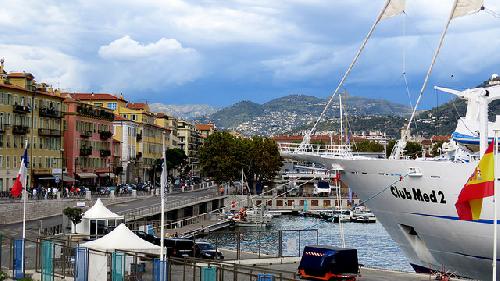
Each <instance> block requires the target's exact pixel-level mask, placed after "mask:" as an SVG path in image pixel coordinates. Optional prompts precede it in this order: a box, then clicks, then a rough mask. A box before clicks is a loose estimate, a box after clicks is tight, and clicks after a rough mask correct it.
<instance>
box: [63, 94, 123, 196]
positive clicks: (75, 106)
mask: <svg viewBox="0 0 500 281" xmlns="http://www.w3.org/2000/svg"><path fill="white" fill-rule="evenodd" d="M64 103H65V104H66V108H67V111H66V114H65V121H66V130H65V131H64V138H65V140H66V142H65V145H64V155H65V159H66V167H67V172H68V175H69V176H70V177H74V178H75V179H77V180H78V183H79V185H83V186H88V187H93V186H103V185H110V184H115V183H117V180H116V177H117V176H116V174H115V173H116V171H117V170H119V169H118V168H119V167H120V166H117V165H116V162H115V158H114V157H115V153H117V152H116V147H115V144H114V142H113V121H114V114H113V110H111V109H107V108H104V107H99V106H95V105H92V104H89V103H86V102H84V101H81V100H79V99H78V95H71V94H70V95H67V97H66V99H65V101H64ZM118 156H119V155H118Z"/></svg>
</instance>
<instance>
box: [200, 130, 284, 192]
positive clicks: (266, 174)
mask: <svg viewBox="0 0 500 281" xmlns="http://www.w3.org/2000/svg"><path fill="white" fill-rule="evenodd" d="M199 156H200V166H201V171H202V173H203V174H204V175H206V176H208V177H211V178H212V179H213V180H214V181H216V182H218V183H222V182H231V181H236V180H239V179H240V177H241V170H243V171H244V172H245V175H246V176H247V179H248V181H249V184H250V185H252V186H255V183H256V181H257V182H263V181H271V180H272V179H273V178H274V177H275V176H276V175H277V173H278V171H279V169H280V168H281V166H282V159H281V156H280V153H279V150H278V146H277V145H276V142H275V141H274V140H272V139H270V138H264V137H253V138H236V137H234V136H232V135H231V134H229V133H227V132H216V133H214V134H212V135H211V136H209V137H208V138H207V139H206V140H205V143H204V144H203V146H202V147H201V148H200V151H199Z"/></svg>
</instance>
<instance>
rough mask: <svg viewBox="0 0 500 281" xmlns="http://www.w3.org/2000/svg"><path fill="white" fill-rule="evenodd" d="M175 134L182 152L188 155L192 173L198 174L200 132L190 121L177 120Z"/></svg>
mask: <svg viewBox="0 0 500 281" xmlns="http://www.w3.org/2000/svg"><path fill="white" fill-rule="evenodd" d="M177 134H178V138H179V148H180V149H182V150H184V153H185V154H186V156H187V157H188V161H189V164H190V165H191V169H192V171H193V175H199V158H198V148H199V147H200V145H201V141H202V138H201V135H200V133H199V132H198V130H196V127H195V126H194V125H193V124H192V123H189V122H187V121H184V120H179V121H178V122H177Z"/></svg>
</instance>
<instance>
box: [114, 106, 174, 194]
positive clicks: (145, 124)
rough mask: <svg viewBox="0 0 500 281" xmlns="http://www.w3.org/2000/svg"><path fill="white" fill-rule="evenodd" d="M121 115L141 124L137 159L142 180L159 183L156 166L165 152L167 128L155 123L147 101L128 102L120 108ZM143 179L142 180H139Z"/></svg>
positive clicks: (138, 133)
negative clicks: (163, 149)
mask: <svg viewBox="0 0 500 281" xmlns="http://www.w3.org/2000/svg"><path fill="white" fill-rule="evenodd" d="M119 111H120V115H121V116H122V117H124V118H127V119H129V120H131V121H135V122H137V123H138V124H139V128H138V132H137V140H136V142H137V144H136V150H137V152H138V153H137V161H139V166H141V167H142V181H144V182H152V183H153V184H157V183H158V180H157V178H158V176H159V175H158V173H157V172H156V170H155V167H156V166H157V165H158V164H159V161H160V160H161V158H162V156H163V154H162V148H163V141H164V138H166V130H165V129H164V128H162V127H161V126H159V125H157V124H155V119H156V117H155V114H154V113H152V112H151V110H150V109H149V106H148V105H147V104H146V103H128V104H127V106H126V108H120V109H119ZM139 181H141V180H139Z"/></svg>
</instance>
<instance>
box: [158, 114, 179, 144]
mask: <svg viewBox="0 0 500 281" xmlns="http://www.w3.org/2000/svg"><path fill="white" fill-rule="evenodd" d="M155 124H156V125H158V126H160V127H162V128H163V129H164V130H165V134H166V136H165V145H166V147H167V148H170V149H171V148H179V147H178V142H179V139H178V135H177V118H175V117H173V116H168V115H167V114H165V113H156V119H155Z"/></svg>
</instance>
